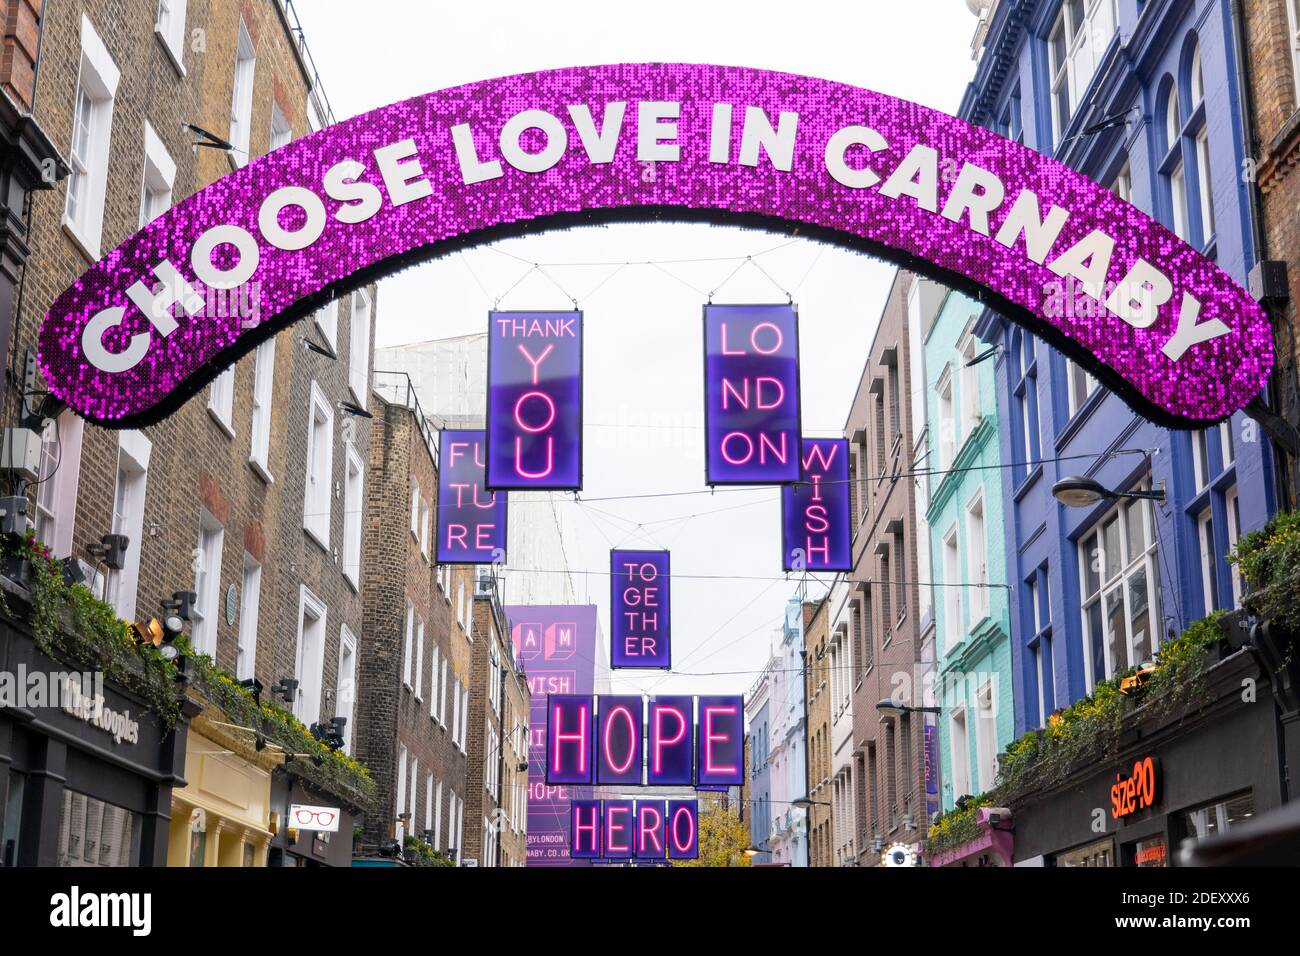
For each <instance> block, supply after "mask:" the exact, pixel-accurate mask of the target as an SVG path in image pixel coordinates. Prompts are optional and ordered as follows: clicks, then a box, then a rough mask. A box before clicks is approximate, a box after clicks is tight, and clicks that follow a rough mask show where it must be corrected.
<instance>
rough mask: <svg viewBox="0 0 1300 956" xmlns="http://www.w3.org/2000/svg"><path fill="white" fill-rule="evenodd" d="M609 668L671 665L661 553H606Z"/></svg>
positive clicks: (666, 573) (667, 582) (665, 560)
mask: <svg viewBox="0 0 1300 956" xmlns="http://www.w3.org/2000/svg"><path fill="white" fill-rule="evenodd" d="M609 580H610V628H609V630H610V645H611V646H610V666H612V667H656V668H668V667H672V663H673V656H672V644H671V643H670V642H671V639H672V626H671V624H672V621H671V615H672V605H671V603H670V588H669V585H670V583H671V578H670V577H669V560H668V552H667V551H620V550H618V549H614V550H612V551H610V553H609Z"/></svg>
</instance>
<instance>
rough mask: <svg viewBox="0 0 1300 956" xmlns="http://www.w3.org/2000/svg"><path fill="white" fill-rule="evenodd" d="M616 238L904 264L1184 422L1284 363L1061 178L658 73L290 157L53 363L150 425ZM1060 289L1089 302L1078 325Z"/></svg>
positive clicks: (1253, 320)
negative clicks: (460, 258)
mask: <svg viewBox="0 0 1300 956" xmlns="http://www.w3.org/2000/svg"><path fill="white" fill-rule="evenodd" d="M651 171H652V172H653V174H652V175H651V174H650V172H651ZM616 219H624V220H633V221H638V220H649V219H679V220H701V221H716V222H731V223H740V224H749V225H753V226H756V227H764V228H772V229H778V230H783V231H791V232H792V231H796V230H797V231H798V232H799V233H800V234H802V235H806V236H811V237H814V238H819V239H823V240H827V241H832V242H837V243H841V244H844V245H849V246H852V247H856V248H861V249H863V250H864V251H867V252H869V253H873V254H877V255H881V256H884V257H886V258H890V259H893V260H895V261H898V262H900V263H903V264H905V265H906V266H907V267H908V268H910V269H913V270H915V271H918V272H921V273H924V274H928V275H931V276H934V277H935V278H938V279H940V280H942V281H945V282H948V283H949V284H952V285H954V286H957V287H959V288H964V289H967V290H969V291H972V292H974V293H976V294H978V295H979V296H980V297H981V298H982V299H983V300H984V301H986V302H988V303H989V304H990V305H992V306H994V307H996V308H997V309H999V310H1000V311H1001V312H1003V313H1004V314H1006V315H1008V316H1009V317H1011V318H1013V319H1015V320H1016V321H1018V322H1020V323H1022V324H1024V325H1026V326H1027V327H1029V328H1030V329H1031V330H1032V331H1034V332H1035V333H1037V334H1039V335H1042V336H1043V337H1045V338H1047V339H1048V340H1049V341H1051V342H1052V343H1053V344H1056V345H1057V346H1059V347H1061V348H1063V349H1064V350H1065V351H1066V352H1068V353H1069V354H1071V355H1072V356H1074V357H1075V358H1077V359H1079V360H1080V361H1081V362H1083V363H1085V364H1086V366H1087V367H1088V368H1089V370H1090V371H1092V372H1094V373H1095V374H1096V375H1098V376H1099V377H1100V378H1102V379H1103V380H1104V381H1105V382H1106V383H1107V384H1108V385H1110V386H1111V387H1113V388H1114V389H1116V390H1117V391H1120V392H1121V393H1122V394H1123V395H1124V396H1125V397H1126V398H1127V400H1128V401H1129V402H1130V403H1131V404H1132V405H1133V406H1134V407H1135V408H1137V409H1138V410H1139V411H1141V412H1143V413H1144V414H1146V415H1147V416H1148V417H1150V418H1152V419H1154V420H1156V421H1160V422H1163V423H1166V424H1171V425H1183V426H1191V425H1198V424H1204V423H1208V422H1212V421H1216V420H1219V419H1222V418H1224V417H1226V416H1227V415H1229V414H1230V413H1232V412H1233V411H1235V410H1237V409H1239V408H1241V407H1243V406H1244V405H1245V404H1247V403H1248V402H1249V401H1250V400H1251V399H1252V398H1254V397H1255V396H1256V395H1257V394H1258V392H1259V391H1260V389H1261V388H1262V387H1263V386H1264V384H1265V382H1266V380H1267V377H1268V374H1269V371H1270V369H1271V367H1272V363H1273V343H1272V337H1271V334H1270V329H1269V324H1268V322H1267V320H1266V318H1265V315H1264V312H1263V310H1262V309H1261V308H1260V306H1259V305H1258V303H1256V302H1255V301H1253V300H1252V299H1251V298H1250V296H1249V295H1248V294H1247V293H1246V292H1245V291H1244V290H1243V289H1242V288H1241V287H1240V286H1239V285H1238V284H1237V283H1236V282H1234V281H1233V280H1232V278H1231V277H1229V276H1228V275H1227V274H1226V273H1225V272H1223V271H1222V270H1221V269H1219V268H1218V267H1217V266H1216V265H1215V264H1214V263H1213V262H1211V261H1210V260H1208V259H1206V258H1205V257H1204V256H1202V255H1201V254H1200V253H1199V252H1197V250H1195V249H1193V248H1192V247H1190V246H1189V245H1187V244H1186V243H1185V242H1183V241H1182V240H1180V239H1179V238H1178V237H1177V236H1175V235H1174V234H1173V233H1172V232H1170V231H1169V230H1167V229H1165V228H1164V227H1163V226H1161V225H1159V224H1158V223H1156V222H1154V221H1152V220H1151V219H1150V218H1149V217H1148V216H1146V215H1145V214H1143V213H1142V212H1140V211H1139V210H1138V209H1136V208H1134V207H1133V206H1131V205H1129V204H1128V203H1125V202H1123V201H1122V200H1120V199H1118V198H1116V197H1115V196H1113V195H1112V194H1111V193H1110V192H1108V191H1107V190H1105V189H1103V188H1102V187H1100V186H1098V185H1097V184H1096V183H1093V182H1092V181H1091V180H1089V179H1087V178H1085V177H1083V176H1081V175H1079V174H1077V173H1075V172H1073V171H1071V170H1070V169H1068V168H1066V167H1065V166H1062V165H1061V164H1059V163H1057V162H1055V161H1053V160H1051V159H1049V158H1046V157H1044V156H1042V155H1040V154H1038V153H1035V152H1033V151H1031V150H1029V149H1026V148H1024V147H1022V146H1020V145H1018V144H1016V143H1014V142H1011V141H1009V140H1006V139H1004V138H1002V137H1000V136H997V135H995V134H993V133H990V132H988V131H987V130H984V129H980V128H978V127H974V126H971V125H969V124H967V123H966V122H964V121H962V120H959V119H956V118H954V117H952V116H949V115H946V114H944V113H940V112H937V111H935V110H931V109H928V108H926V107H923V106H919V105H917V104H915V103H910V102H906V101H903V100H899V99H895V98H894V97H891V96H886V95H884V94H881V93H874V92H871V91H868V90H863V89H857V88H855V87H851V86H845V85H842V84H838V83H831V82H829V81H826V80H818V79H811V78H807V77H800V76H792V75H789V74H783V73H772V72H767V71H764V70H754V69H747V68H743V67H720V66H705V65H692V64H658V63H656V64H625V65H615V66H596V67H575V68H569V69H561V70H552V71H545V72H540V73H531V74H527V75H521V76H512V77H505V78H501V79H493V80H485V81H483V82H479V83H473V84H470V85H468V86H462V87H457V88H455V89H450V90H442V91H439V92H436V93H429V94H426V95H423V96H419V97H415V98H414V99H410V100H406V101H404V102H401V103H395V104H393V105H390V106H385V107H383V108H381V109H377V110H374V111H372V112H370V113H367V114H364V115H361V116H357V117H354V118H353V119H350V120H347V121H345V122H342V123H339V124H337V125H335V126H331V127H329V128H328V129H325V130H322V131H320V132H318V133H315V134H313V135H311V136H307V137H305V138H303V139H300V140H298V141H296V142H294V143H291V144H289V145H287V146H284V147H282V148H280V149H277V150H275V151H274V152H272V153H270V154H268V155H266V156H264V157H262V158H260V159H258V160H256V161H254V162H251V163H249V164H248V165H246V166H244V167H242V168H241V169H238V170H235V171H234V172H232V173H231V174H230V175H228V176H226V177H224V178H223V179H221V180H219V181H218V182H216V183H213V184H212V185H210V186H208V187H207V188H205V189H203V190H201V191H200V192H198V193H196V194H194V195H192V196H190V197H189V198H188V199H186V200H184V201H183V202H181V203H179V204H178V205H177V206H176V207H175V208H173V209H172V210H170V211H169V212H167V213H165V214H164V215H162V216H160V217H159V218H158V219H156V220H154V221H153V222H152V223H150V224H149V225H148V226H146V227H144V228H143V229H141V230H140V231H139V232H137V233H136V234H135V235H133V236H131V237H129V238H128V239H127V240H126V241H125V242H123V243H122V244H121V245H120V246H118V247H117V248H116V249H114V250H113V251H111V252H110V253H108V254H107V255H106V256H105V257H104V258H103V259H102V260H101V261H100V262H98V263H96V264H95V265H94V266H92V267H91V268H90V269H89V270H87V272H86V273H85V274H84V275H83V276H82V277H81V278H80V279H79V280H78V281H77V282H76V283H75V284H74V285H73V286H72V287H71V288H69V289H68V290H67V291H65V292H64V293H63V294H62V295H60V296H59V297H58V299H56V300H55V302H54V303H53V305H52V306H51V308H50V311H49V313H48V314H47V316H46V318H45V321H44V324H43V326H42V329H41V333H40V347H39V354H40V367H41V370H42V372H43V374H44V376H45V379H46V382H47V384H48V386H49V388H50V390H51V391H52V392H53V393H54V394H55V395H57V396H58V397H59V398H61V399H63V400H64V401H66V402H67V403H68V405H69V406H71V407H72V408H73V409H74V410H75V411H76V412H77V413H79V414H81V415H83V416H84V417H86V418H87V419H89V420H92V421H96V422H100V423H103V424H107V425H114V426H118V427H128V426H130V427H134V426H137V425H141V424H147V423H149V422H152V421H156V420H158V419H160V418H162V417H163V416H165V415H166V414H167V413H168V412H169V411H170V410H171V409H173V408H175V407H176V406H177V405H178V404H179V403H180V402H182V401H184V400H185V399H186V398H188V397H189V396H190V395H192V394H194V393H195V392H197V391H198V390H199V389H200V388H201V387H202V386H203V385H204V384H206V383H207V382H208V381H210V380H211V379H212V378H213V377H214V376H215V375H216V374H217V373H219V372H220V371H221V370H222V369H223V368H224V367H225V366H227V365H229V364H230V363H231V362H232V361H233V360H235V359H236V358H238V357H239V356H240V355H242V354H244V353H246V352H248V351H250V350H251V349H253V348H254V347H255V346H256V345H257V344H258V343H259V342H260V341H262V340H264V339H266V338H267V337H268V336H270V335H271V334H273V333H274V332H275V331H276V330H278V329H280V328H282V327H284V326H285V325H287V324H289V323H291V322H293V321H295V320H297V319H299V318H301V317H303V316H305V315H308V314H310V313H311V312H312V311H314V310H315V309H317V308H319V307H320V306H321V305H322V304H324V303H325V302H327V301H328V300H329V299H331V298H333V297H335V296H337V295H339V294H341V293H343V292H345V291H347V290H348V289H350V288H353V287H357V286H360V285H362V284H364V283H366V282H370V281H373V280H374V279H375V278H377V277H379V276H382V275H385V274H388V273H391V272H394V271H396V270H398V269H401V268H403V267H405V266H407V265H410V264H412V263H414V262H417V261H421V260H424V259H429V258H432V257H435V256H437V255H440V254H443V253H446V252H448V251H451V250H454V249H456V248H459V247H461V246H465V245H469V244H473V243H476V242H484V241H489V240H492V239H495V238H499V237H501V236H504V235H514V234H521V233H524V232H528V231H536V230H538V229H542V228H547V227H562V226H572V225H577V224H582V223H587V222H600V221H610V220H616ZM1062 288H1070V289H1075V290H1078V289H1080V288H1083V289H1085V290H1087V292H1088V293H1089V296H1088V299H1089V301H1091V302H1092V304H1093V307H1089V308H1084V309H1080V308H1078V307H1077V302H1076V303H1075V307H1074V308H1071V309H1068V310H1065V309H1061V308H1058V307H1056V306H1059V304H1060V303H1061V302H1062V300H1063V296H1062V295H1061V294H1060V290H1061V289H1062ZM232 299H236V300H237V301H238V302H239V303H241V304H242V305H244V306H245V307H244V308H238V309H235V308H230V307H229V305H230V301H231V300H232ZM250 312H251V315H250V314H249V313H250ZM1062 312H1064V313H1065V314H1058V313H1062Z"/></svg>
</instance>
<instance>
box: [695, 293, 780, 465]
mask: <svg viewBox="0 0 1300 956" xmlns="http://www.w3.org/2000/svg"><path fill="white" fill-rule="evenodd" d="M704 435H705V443H706V447H705V472H706V478H707V481H708V483H709V484H710V485H769V484H780V483H784V482H791V481H797V480H798V479H799V436H800V424H799V317H798V314H797V312H796V311H795V307H794V306H793V305H706V306H705V307H704Z"/></svg>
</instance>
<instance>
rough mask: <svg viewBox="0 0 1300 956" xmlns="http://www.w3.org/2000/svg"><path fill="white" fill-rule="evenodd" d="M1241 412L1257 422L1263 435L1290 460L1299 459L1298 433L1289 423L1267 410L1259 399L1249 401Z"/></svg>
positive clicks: (1299, 433) (1299, 438)
mask: <svg viewBox="0 0 1300 956" xmlns="http://www.w3.org/2000/svg"><path fill="white" fill-rule="evenodd" d="M1243 411H1244V412H1245V413H1246V414H1247V415H1249V416H1250V417H1251V418H1253V419H1254V420H1255V421H1257V422H1259V427H1260V428H1262V429H1264V434H1266V435H1268V437H1269V438H1271V439H1273V441H1275V442H1277V444H1278V447H1280V448H1281V449H1282V450H1283V451H1284V452H1286V453H1287V454H1288V455H1289V456H1291V457H1292V458H1296V457H1300V431H1297V430H1296V427H1295V426H1294V425H1292V424H1291V423H1290V422H1289V421H1287V420H1286V419H1285V418H1283V417H1282V416H1281V415H1279V414H1278V413H1277V412H1275V411H1273V409H1271V408H1269V407H1268V405H1267V404H1265V402H1264V400H1263V399H1261V398H1254V399H1251V401H1250V404H1249V405H1247V406H1246V407H1245V408H1244V409H1243Z"/></svg>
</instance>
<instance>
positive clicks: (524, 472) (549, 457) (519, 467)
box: [515, 422, 555, 478]
mask: <svg viewBox="0 0 1300 956" xmlns="http://www.w3.org/2000/svg"><path fill="white" fill-rule="evenodd" d="M520 424H521V425H522V424H523V423H522V422H520ZM523 459H524V440H523V438H521V437H518V436H516V437H515V471H516V472H517V473H518V474H519V476H520V477H521V478H545V477H547V476H548V475H549V474H550V473H551V472H552V471H554V470H555V439H554V437H551V436H547V438H546V467H544V468H543V469H542V470H541V471H529V470H528V469H527V468H525V467H524V461H523Z"/></svg>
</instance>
